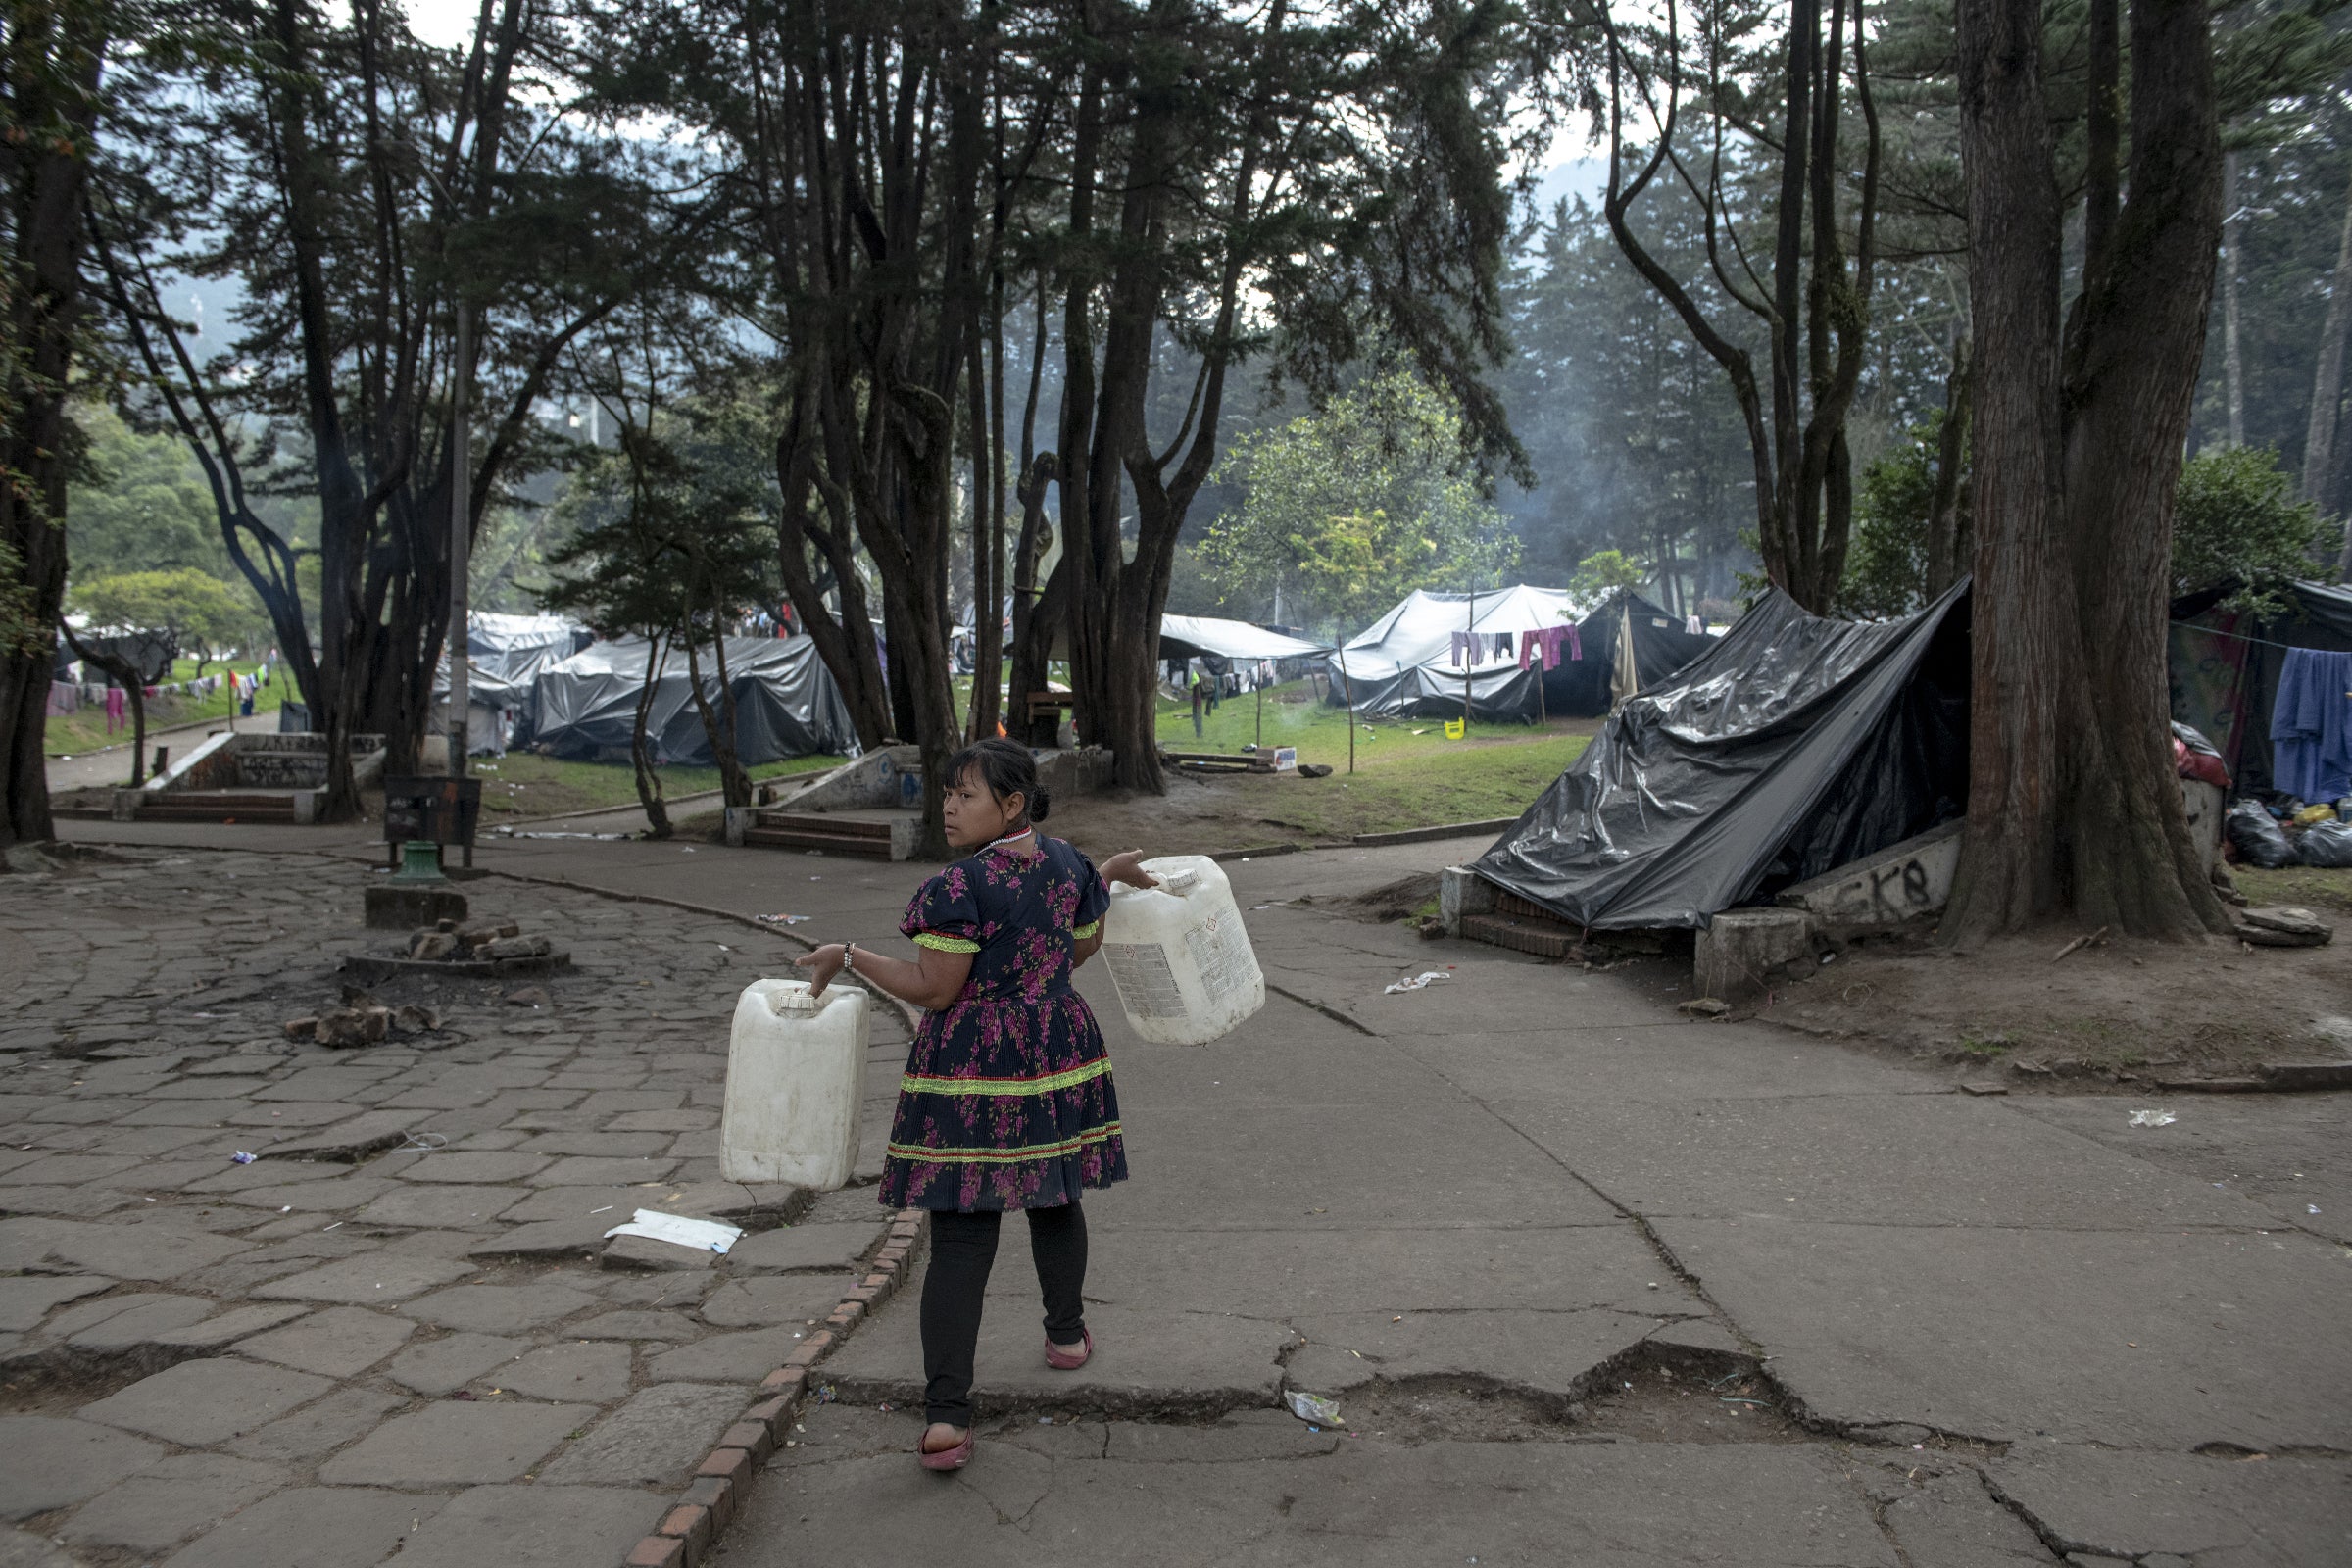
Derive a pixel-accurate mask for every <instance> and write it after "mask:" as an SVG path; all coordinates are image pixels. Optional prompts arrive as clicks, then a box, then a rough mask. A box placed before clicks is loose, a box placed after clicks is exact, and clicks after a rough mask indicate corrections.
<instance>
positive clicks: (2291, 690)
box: [2271, 648, 2352, 802]
mask: <svg viewBox="0 0 2352 1568" xmlns="http://www.w3.org/2000/svg"><path fill="white" fill-rule="evenodd" d="M2271 783H2272V785H2273V786H2274V787H2275V788H2278V789H2282V790H2284V791H2286V792H2287V793H2288V794H2290V795H2299V796H2301V797H2302V798H2303V799H2304V800H2307V801H2313V802H2323V801H2334V800H2337V799H2339V798H2341V797H2343V796H2345V795H2352V653H2332V652H2327V651H2324V650H2321V649H2317V648H2290V649H2288V650H2287V651H2286V660H2285V662H2284V663H2282V664H2281V665H2280V666H2279V669H2278V701H2277V702H2276V703H2275V704H2274V705H2273V707H2272V709H2271Z"/></svg>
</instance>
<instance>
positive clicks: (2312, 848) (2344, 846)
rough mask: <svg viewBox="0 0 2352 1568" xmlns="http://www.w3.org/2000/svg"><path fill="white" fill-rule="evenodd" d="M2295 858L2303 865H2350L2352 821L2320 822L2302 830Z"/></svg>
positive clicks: (2351, 855) (2351, 858) (2351, 860)
mask: <svg viewBox="0 0 2352 1568" xmlns="http://www.w3.org/2000/svg"><path fill="white" fill-rule="evenodd" d="M2295 858H2297V859H2299V860H2301V861H2302V862H2303V863H2304V864H2305V865H2352V822H2322V823H2319V824H2318V825H2317V826H2314V827H2308V828H2305V829H2304V830H2303V838H2302V841H2301V842H2300V843H2298V844H2297V845H2296V846H2295Z"/></svg>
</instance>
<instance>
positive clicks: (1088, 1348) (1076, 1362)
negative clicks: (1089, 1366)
mask: <svg viewBox="0 0 2352 1568" xmlns="http://www.w3.org/2000/svg"><path fill="white" fill-rule="evenodd" d="M1094 1353H1095V1331H1094V1330H1093V1329H1088V1330H1087V1331H1086V1343H1085V1344H1084V1345H1081V1346H1078V1347H1077V1348H1070V1347H1067V1346H1061V1345H1055V1344H1054V1342H1053V1341H1052V1340H1048V1341H1047V1342H1046V1365H1048V1366H1050V1367H1052V1368H1053V1369H1054V1371H1056V1372H1075V1371H1077V1370H1078V1369H1079V1368H1080V1367H1082V1366H1084V1365H1086V1363H1087V1362H1088V1361H1089V1360H1090V1359H1092V1358H1093V1356H1094Z"/></svg>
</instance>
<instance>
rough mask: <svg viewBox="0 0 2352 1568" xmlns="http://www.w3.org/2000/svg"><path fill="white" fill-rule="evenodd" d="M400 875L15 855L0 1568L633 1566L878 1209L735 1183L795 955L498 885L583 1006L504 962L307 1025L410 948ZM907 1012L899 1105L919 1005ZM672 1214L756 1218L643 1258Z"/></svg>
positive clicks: (816, 1313)
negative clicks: (346, 981) (311, 1034)
mask: <svg viewBox="0 0 2352 1568" xmlns="http://www.w3.org/2000/svg"><path fill="white" fill-rule="evenodd" d="M367 875H368V872H366V871H365V870H362V869H360V868H357V867H355V866H353V865H351V864H350V863H349V862H345V861H337V860H332V859H323V858H316V857H309V856H293V855H263V854H239V853H230V854H219V853H207V854H200V855H193V856H191V855H186V854H173V853H172V852H170V851H125V852H122V853H121V854H119V855H118V856H116V857H114V858H111V859H109V860H106V861H101V862H96V863H83V864H80V865H78V866H76V867H75V868H74V869H73V870H72V871H70V872H67V873H62V874H58V875H50V876H25V875H12V876H7V877H5V878H0V1214H4V1215H5V1216H6V1217H4V1218H0V1516H4V1517H5V1519H6V1520H8V1521H12V1522H14V1524H15V1525H16V1526H17V1527H18V1528H17V1530H16V1532H14V1533H13V1534H12V1535H11V1536H10V1539H9V1540H7V1541H6V1542H0V1563H6V1564H11V1565H14V1564H17V1563H20V1562H23V1563H39V1564H50V1563H67V1562H73V1563H87V1564H108V1565H112V1564H118V1563H123V1564H127V1563H168V1564H170V1565H172V1568H214V1565H221V1568H226V1565H229V1564H235V1565H237V1568H297V1565H299V1568H367V1565H370V1564H375V1563H378V1562H382V1561H385V1560H387V1559H391V1558H393V1557H394V1556H395V1555H397V1559H398V1561H399V1562H400V1563H401V1564H403V1565H404V1568H413V1565H416V1564H419V1563H423V1564H448V1565H460V1564H464V1565H469V1568H480V1565H484V1564H494V1563H495V1564H500V1565H502V1568H504V1565H521V1564H542V1563H544V1564H550V1565H555V1564H561V1565H564V1568H573V1565H582V1564H596V1565H602V1564H606V1563H612V1562H616V1561H618V1560H619V1557H620V1555H621V1554H622V1553H623V1552H625V1551H626V1550H627V1549H628V1548H629V1546H630V1544H632V1543H633V1542H635V1541H636V1540H637V1539H638V1538H639V1537H640V1536H642V1535H643V1534H644V1533H645V1531H646V1530H647V1529H648V1528H649V1527H650V1525H651V1523H652V1522H653V1520H654V1519H655V1518H656V1517H657V1516H658V1514H659V1511H660V1508H661V1505H662V1502H663V1501H664V1499H665V1498H666V1497H668V1496H671V1495H675V1493H676V1492H677V1490H678V1489H679V1487H680V1486H681V1484H682V1483H683V1481H684V1480H685V1478H686V1476H687V1474H688V1472H690V1471H691V1470H692V1469H693V1467H694V1466H695V1464H696V1463H697V1462H698V1461H699V1460H700V1459H701V1458H702V1456H703V1454H704V1453H705V1451H706V1450H707V1449H708V1448H709V1447H710V1446H711V1440H712V1439H713V1437H715V1436H716V1435H717V1434H718V1433H719V1432H720V1431H721V1430H722V1429H723V1428H724V1427H725V1426H726V1425H727V1423H729V1422H730V1421H732V1420H734V1419H736V1418H737V1417H738V1416H739V1415H740V1413H741V1412H742V1410H743V1409H744V1408H745V1406H746V1404H747V1403H748V1402H749V1401H750V1399H751V1398H752V1397H754V1391H755V1390H756V1387H757V1385H758V1383H759V1380H760V1378H761V1377H762V1376H763V1375H764V1374H765V1373H766V1372H767V1371H769V1369H771V1368H772V1367H774V1366H775V1365H776V1364H777V1363H778V1362H780V1361H781V1360H782V1359H783V1358H784V1357H785V1356H786V1355H787V1354H789V1353H790V1351H791V1349H792V1347H793V1345H794V1343H795V1341H796V1340H797V1339H799V1338H800V1337H801V1336H802V1335H803V1334H804V1333H806V1332H808V1331H809V1328H810V1327H812V1326H813V1323H814V1321H815V1320H818V1319H821V1318H822V1317H823V1316H824V1315H825V1313H827V1312H828V1311H830V1310H831V1309H832V1307H833V1306H834V1304H835V1303H836V1302H837V1301H838V1300H839V1299H840V1297H841V1294H842V1291H843V1289H844V1286H845V1284H847V1283H851V1282H852V1281H853V1280H854V1277H855V1276H854V1274H853V1265H854V1264H855V1263H856V1262H857V1261H858V1258H859V1257H860V1256H861V1255H863V1254H865V1253H866V1252H868V1251H869V1250H871V1249H872V1248H873V1246H874V1245H875V1244H876V1243H877V1241H878V1240H879V1238H880V1234H881V1227H882V1224H883V1222H884V1219H885V1216H884V1215H882V1213H881V1211H880V1210H879V1209H878V1208H877V1207H876V1206H875V1204H874V1202H873V1200H872V1192H871V1188H870V1187H854V1188H852V1189H850V1190H848V1191H845V1192H842V1193H838V1194H831V1195H826V1196H824V1197H823V1198H821V1199H818V1200H816V1201H814V1203H813V1204H809V1203H808V1202H806V1201H804V1200H805V1198H806V1196H807V1195H798V1194H795V1193H793V1192H792V1191H790V1190H788V1189H782V1188H772V1187H752V1188H746V1187H741V1186H735V1185H732V1184H727V1183H724V1182H721V1181H720V1180H719V1177H718V1170H717V1158H716V1154H717V1137H718V1134H717V1131H716V1128H717V1125H718V1119H719V1106H720V1104H721V1096H722V1079H723V1074H724V1068H725V1049H726V1034H727V1019H728V1017H729V1016H730V1015H731V1013H732V1010H733V1005H734V1000H735V996H736V993H737V992H738V991H739V989H740V988H741V987H742V986H743V985H744V984H746V983H748V982H749V981H750V980H751V979H753V978H755V977H757V976H758V975H760V974H761V973H779V972H783V970H782V965H783V964H784V963H785V962H786V961H787V960H788V956H789V955H790V953H791V952H793V951H797V950H794V949H789V948H787V947H786V946H785V945H784V944H783V943H781V942H778V941H777V940H775V939H774V938H772V937H770V936H768V935H767V934H765V933H762V932H759V931H756V930H749V929H746V928H745V927H743V926H741V925H738V924H734V923H732V922H722V921H714V920H711V919H708V918H704V917H699V916H696V915H692V914H688V913H684V912H681V911H677V910H673V909H667V908H663V907H659V906H653V905H645V904H621V903H615V902H613V901H610V900H606V899H600V898H597V897H595V896H592V895H589V894H584V893H575V892H570V891H564V890H545V889H539V888H533V887H529V886H525V885H522V884H516V883H511V882H499V881H477V882H473V883H470V884H468V885H467V891H468V892H469V894H470V896H471V898H472V901H473V909H474V912H475V913H476V914H477V915H488V916H494V917H506V918H513V919H515V920H517V921H519V922H520V923H521V924H522V926H523V927H524V929H526V930H530V931H541V932H546V933H548V934H550V935H551V936H554V937H555V938H556V939H557V940H558V942H559V944H560V945H563V946H566V947H568V948H569V949H570V951H571V953H572V955H573V957H574V962H575V966H576V967H575V970H574V972H572V973H571V974H569V975H565V976H561V977H558V978H555V979H552V980H549V981H546V982H532V983H543V984H545V986H546V988H547V990H548V992H549V993H550V999H551V1003H552V1005H550V1006H547V1007H536V1006H528V1005H514V1004H511V1003H509V1002H507V1001H506V1000H504V998H503V995H502V991H503V990H505V989H511V987H508V988H501V987H497V986H491V985H487V984H483V985H479V986H475V987H472V988H468V989H466V990H463V991H461V992H458V993H454V994H448V995H443V996H441V997H438V998H436V999H430V1000H434V1001H436V1002H437V1005H439V1007H440V1010H441V1020H442V1027H441V1029H439V1030H438V1031H434V1032H429V1033H416V1034H411V1035H408V1036H405V1037H401V1038H396V1039H395V1040H393V1041H390V1042H387V1043H386V1044H383V1045H379V1046H374V1047H368V1048H363V1049H359V1050H352V1051H328V1050H324V1049H321V1048H318V1047H315V1046H311V1045H307V1044H304V1045H295V1044H292V1043H289V1042H288V1041H287V1040H285V1039H284V1038H283V1034H282V1030H281V1027H280V1026H281V1023H282V1021H283V1020H284V1019H285V1018H287V1017H290V1016H293V1015H295V1014H297V1013H308V1012H315V1011H317V1010H318V1009H319V1006H320V1005H331V1004H333V1003H334V1002H335V1000H336V998H337V982H336V979H335V977H334V975H333V973H332V965H333V963H334V962H335V960H336V959H337V957H338V956H340V955H341V954H343V953H345V952H349V951H354V950H356V949H358V948H360V947H363V946H373V947H377V948H382V947H384V946H385V945H386V944H387V943H390V942H395V941H397V938H396V937H395V936H392V935H389V934H386V933H366V932H364V931H362V930H361V929H359V928H358V925H357V916H358V909H357V906H358V902H359V900H358V889H359V887H360V885H361V883H362V882H363V881H364V880H365V878H366V877H367ZM378 994H379V995H380V996H381V997H382V998H383V999H384V1000H386V1001H388V1002H390V1001H407V1000H413V999H412V997H411V995H410V994H408V993H405V992H403V991H402V990H401V989H400V988H399V987H397V986H394V987H383V988H379V989H378ZM414 1000H427V999H422V998H416V999H414ZM875 1040H876V1044H875V1048H874V1059H875V1068H874V1075H873V1078H872V1080H871V1085H872V1093H873V1095H874V1096H875V1097H877V1098H878V1099H886V1097H887V1096H888V1094H889V1093H890V1091H891V1089H892V1088H893V1087H895V1075H896V1071H897V1068H898V1064H899V1061H900V1060H901V1058H902V1057H903V1055H904V1052H905V1036H904V1033H903V1030H902V1029H901V1028H900V1027H899V1025H898V1024H897V1022H896V1020H895V1018H894V1017H893V1016H892V1015H891V1014H889V1013H887V1012H880V1013H877V1014H876V1030H875ZM867 1127H868V1133H869V1137H868V1145H869V1148H868V1150H867V1152H866V1156H865V1160H864V1162H863V1163H864V1169H865V1173H866V1175H865V1179H866V1180H869V1181H870V1178H871V1174H872V1172H874V1171H876V1170H878V1169H879V1164H880V1145H881V1139H882V1132H883V1118H882V1117H881V1116H880V1115H878V1114H875V1113H872V1112H870V1111H869V1114H868V1116H867ZM428 1146H429V1147H428ZM241 1150H242V1151H247V1152H254V1153H257V1154H259V1155H260V1156H261V1157H259V1158H258V1159H256V1160H255V1161H253V1162H251V1163H246V1164H240V1163H236V1162H235V1161H234V1158H233V1156H234V1155H235V1154H236V1152H238V1151H241ZM355 1156H356V1157H355ZM639 1206H643V1207H650V1208H659V1209H664V1210H668V1211H672V1212H680V1213H690V1214H706V1215H723V1216H727V1217H730V1218H733V1219H734V1220H736V1221H737V1222H738V1223H741V1224H744V1225H746V1226H747V1227H748V1228H750V1229H752V1230H753V1231H754V1232H755V1234H753V1235H751V1236H749V1237H747V1238H745V1240H744V1241H742V1242H741V1243H739V1244H738V1245H737V1247H736V1249H735V1250H734V1251H733V1252H732V1253H731V1254H730V1255H729V1256H728V1257H727V1258H725V1259H724V1260H721V1261H719V1262H717V1263H716V1264H715V1266H712V1265H711V1264H709V1263H705V1262H702V1261H700V1260H698V1259H696V1258H695V1257H694V1256H693V1255H692V1254H688V1253H684V1252H683V1251H682V1250H676V1249H666V1248H662V1247H659V1246H652V1245H650V1244H635V1250H636V1251H637V1252H640V1253H644V1254H647V1255H662V1256H664V1260H665V1261H668V1262H671V1263H683V1264H685V1265H687V1266H684V1267H671V1268H659V1269H656V1268H642V1267H630V1266H614V1265H616V1264H619V1263H620V1262H621V1261H622V1259H621V1257H620V1256H619V1255H617V1254H618V1251H619V1246H618V1244H615V1248H614V1255H606V1248H607V1244H606V1243H605V1242H604V1241H603V1233H604V1231H605V1230H606V1229H608V1228H610V1227H611V1226H612V1225H613V1224H616V1223H618V1222H620V1221H622V1220H625V1219H626V1218H627V1217H628V1216H629V1214H630V1212H631V1211H632V1210H633V1209H634V1208H636V1207H639ZM787 1218H790V1219H791V1220H793V1221H794V1223H792V1224H790V1225H789V1226H786V1225H784V1224H782V1223H781V1222H782V1221H784V1220H786V1219H787ZM12 1553H13V1555H12Z"/></svg>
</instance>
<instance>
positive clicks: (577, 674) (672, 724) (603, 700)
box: [515, 636, 858, 767]
mask: <svg viewBox="0 0 2352 1568" xmlns="http://www.w3.org/2000/svg"><path fill="white" fill-rule="evenodd" d="M726 647H727V684H728V686H729V688H730V689H731V690H732V691H733V693H734V696H735V745H736V750H737V753H738V755H739V756H740V757H741V758H742V760H744V762H745V763H746V764H757V763H760V762H774V761H780V760H783V759H785V758H788V757H808V756H811V755H814V754H819V753H836V754H841V755H845V756H854V755H856V753H857V751H858V726H857V724H856V723H855V722H854V721H853V720H852V719H851V717H850V709H849V705H848V704H847V703H845V702H843V701H842V697H841V689H840V688H839V687H837V686H836V685H834V683H833V673H832V671H831V670H828V669H827V668H825V662H824V661H823V660H821V659H819V658H818V657H817V654H816V643H815V641H814V640H813V639H811V638H809V637H805V636H804V637H730V638H728V639H727V643H726ZM651 652H652V645H651V644H650V643H647V642H646V641H645V640H643V639H642V638H634V637H632V638H627V639H623V640H621V641H618V642H610V643H597V644H595V645H594V646H592V647H589V648H586V649H583V650H581V651H580V652H579V653H576V654H574V655H572V656H571V657H570V658H569V659H566V660H564V661H562V662H558V663H554V664H550V665H548V666H547V667H546V668H545V669H542V670H541V671H540V672H539V673H538V675H537V677H536V678H535V679H534V680H533V682H532V688H531V707H532V715H531V730H530V733H529V735H528V736H527V742H528V744H530V745H532V746H535V747H543V748H545V749H547V750H548V751H549V752H551V753H552V754H553V755H555V756H557V757H562V758H568V759H572V760H589V761H606V762H625V761H627V760H628V757H629V737H630V735H631V733H632V732H633V730H634V727H635V724H636V718H637V698H638V694H639V693H640V691H641V690H642V689H643V687H644V685H645V678H646V666H647V664H648V662H649V661H650V656H651ZM700 659H701V662H702V670H703V681H704V687H705V690H706V691H707V692H708V693H709V694H710V698H711V707H712V709H713V710H717V709H718V665H717V660H716V658H715V655H714V650H713V649H711V647H709V646H705V647H704V648H703V649H702V650H701V651H700ZM654 679H655V690H654V701H653V707H652V710H651V711H649V712H648V714H647V715H646V733H647V735H648V736H650V737H651V738H652V740H653V743H654V749H655V756H656V758H657V759H658V760H661V761H663V762H678V763H683V764H686V765H688V766H697V767H707V766H709V765H711V762H712V761H713V760H714V759H713V757H712V756H711V739H710V737H709V736H708V735H707V734H705V733H704V730H703V720H702V715H701V713H700V712H699V711H697V710H696V707H695V702H694V690H693V685H692V682H691V681H690V680H689V679H688V674H687V663H686V650H685V649H683V648H680V647H677V646H675V645H667V646H665V647H664V648H663V650H662V664H661V667H660V669H659V670H658V672H657V673H656V674H655V677H654ZM525 740H526V737H523V736H520V735H518V736H517V737H516V740H515V744H517V745H521V744H524V743H525Z"/></svg>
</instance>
